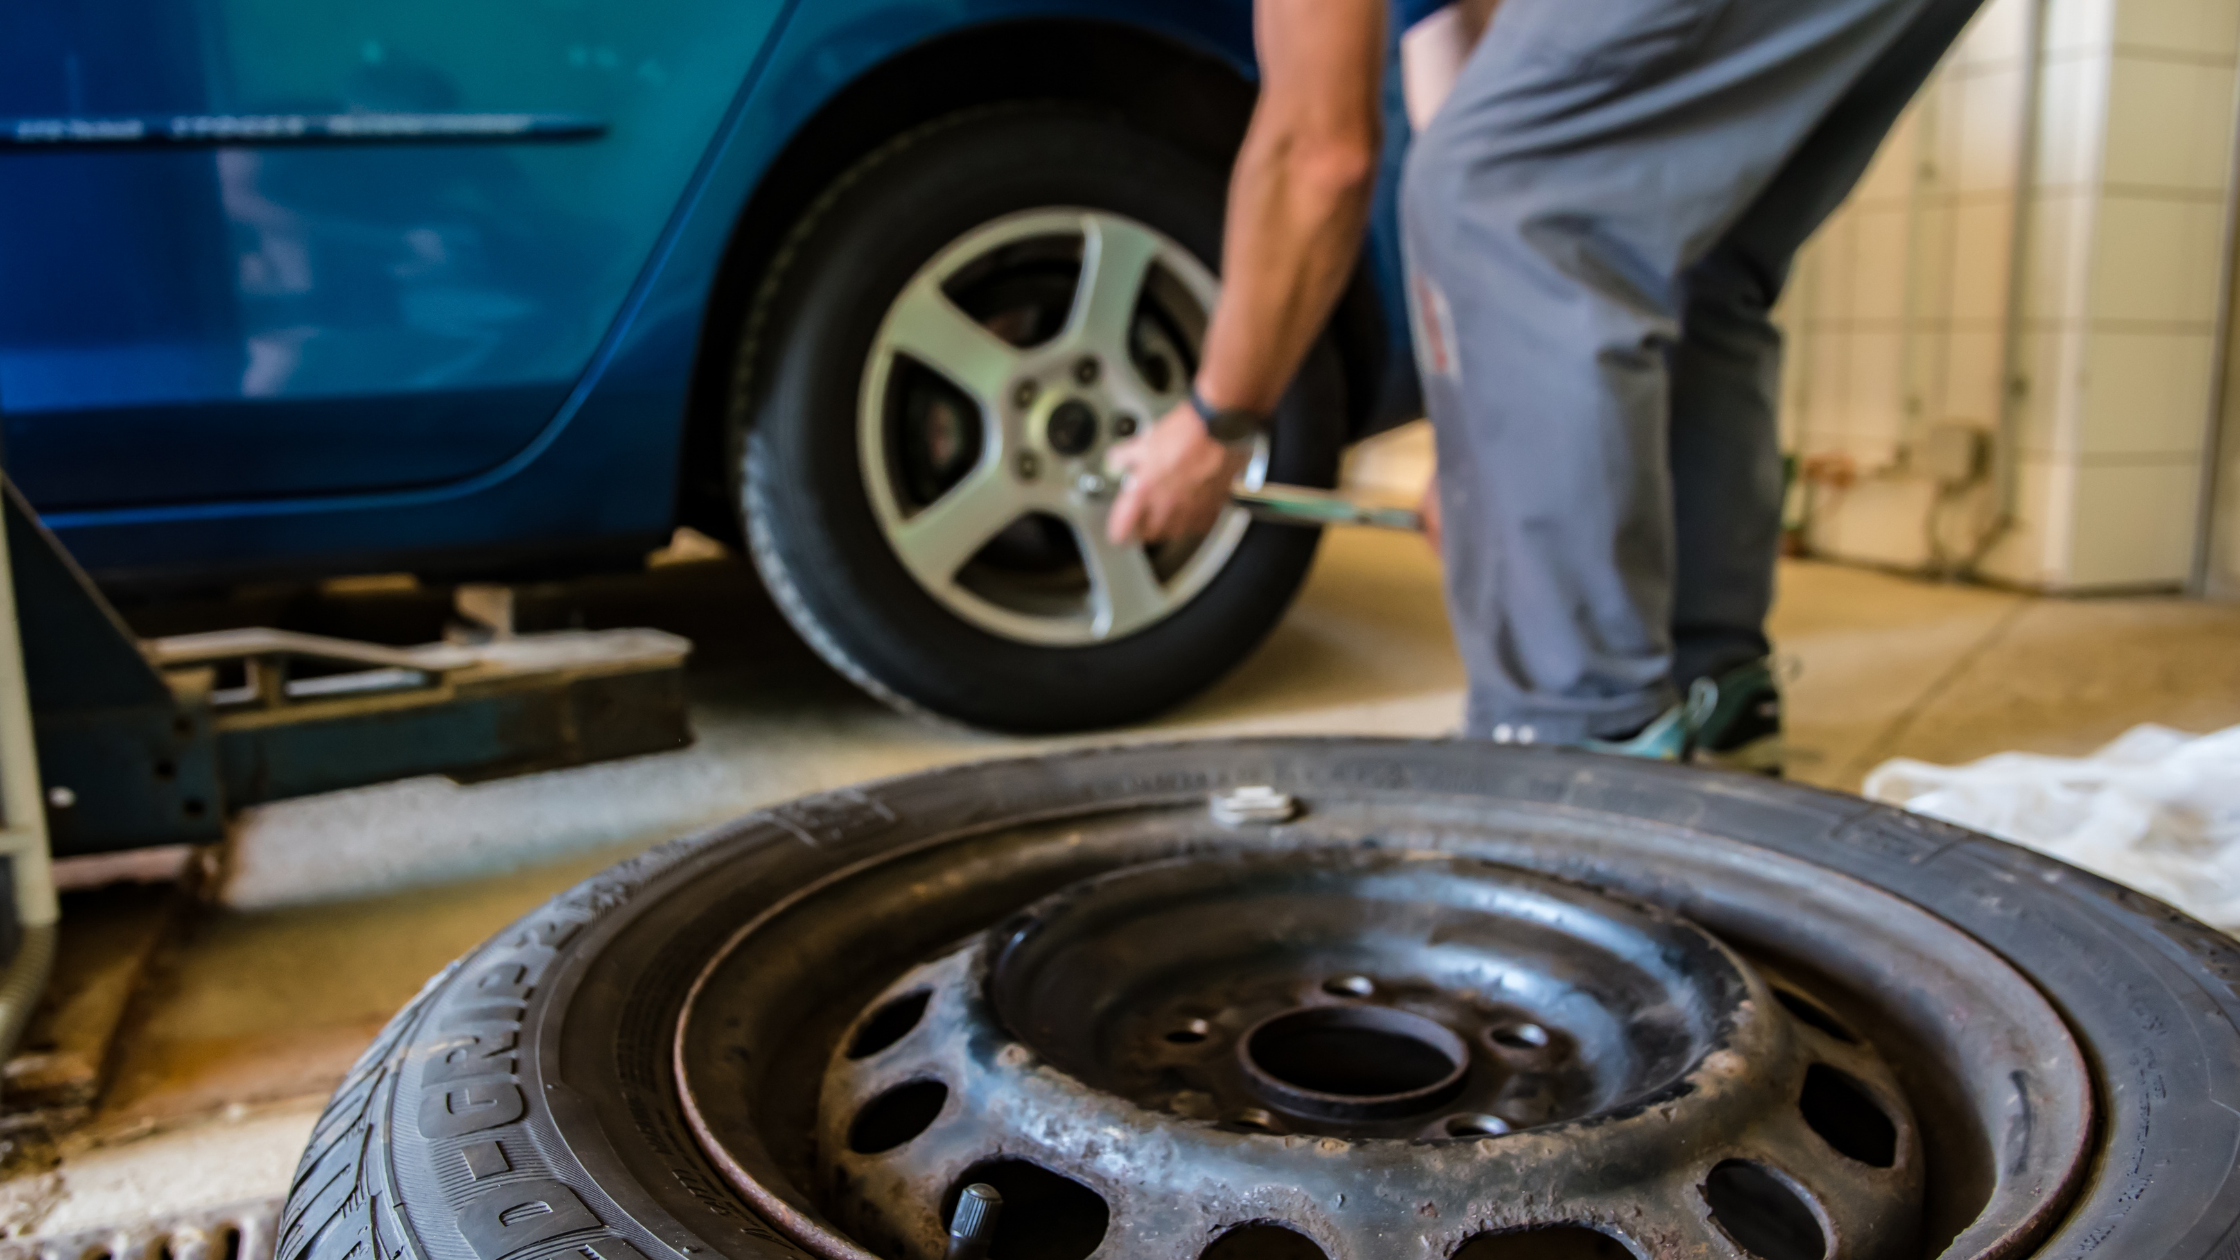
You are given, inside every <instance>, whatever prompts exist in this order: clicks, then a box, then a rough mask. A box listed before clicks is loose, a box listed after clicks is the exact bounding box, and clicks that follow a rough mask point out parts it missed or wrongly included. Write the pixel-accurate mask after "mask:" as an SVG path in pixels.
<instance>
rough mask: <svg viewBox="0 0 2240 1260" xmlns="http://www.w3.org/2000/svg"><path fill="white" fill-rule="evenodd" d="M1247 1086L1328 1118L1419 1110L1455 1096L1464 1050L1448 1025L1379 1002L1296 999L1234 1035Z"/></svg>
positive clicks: (1286, 1106)
mask: <svg viewBox="0 0 2240 1260" xmlns="http://www.w3.org/2000/svg"><path fill="white" fill-rule="evenodd" d="M1237 1054H1238V1056H1239V1058H1240V1059H1241V1060H1242V1062H1243V1066H1244V1078H1245V1081H1246V1083H1247V1087H1248V1088H1250V1089H1251V1090H1252V1091H1253V1092H1254V1093H1256V1094H1258V1095H1259V1096H1260V1097H1261V1098H1263V1099H1265V1100H1266V1101H1267V1102H1268V1104H1269V1105H1271V1106H1274V1107H1278V1108H1281V1109H1283V1110H1285V1111H1288V1112H1291V1113H1293V1114H1295V1115H1301V1116H1313V1117H1317V1118H1320V1119H1327V1120H1338V1121H1347V1120H1381V1119H1389V1118H1393V1117H1398V1116H1412V1115H1419V1114H1421V1113H1423V1112H1425V1111H1428V1110H1430V1109H1431V1108H1433V1107H1436V1106H1438V1105H1439V1104H1440V1103H1442V1102H1445V1101H1447V1100H1448V1099H1450V1098H1453V1097H1454V1096H1455V1094H1457V1093H1459V1092H1460V1091H1461V1089H1462V1085H1463V1081H1464V1078H1465V1077H1466V1075H1467V1074H1468V1073H1469V1070H1470V1051H1469V1049H1468V1048H1467V1047H1466V1046H1464V1045H1463V1043H1462V1038H1460V1037H1457V1036H1455V1035H1454V1033H1453V1032H1452V1031H1450V1030H1448V1029H1447V1028H1446V1027H1444V1026H1442V1025H1440V1024H1438V1023H1435V1022H1433V1021H1431V1020H1428V1019H1425V1018H1424V1017H1422V1016H1420V1015H1411V1014H1409V1013H1408V1012H1406V1011H1399V1010H1393V1009H1391V1008H1389V1007H1380V1006H1302V1007H1297V1008H1294V1009H1292V1010H1288V1011H1285V1012H1283V1013H1282V1014H1280V1015H1273V1016H1270V1017H1269V1018H1267V1019H1264V1020H1262V1021H1260V1023H1258V1024H1257V1025H1255V1026H1254V1027H1253V1029H1252V1031H1250V1032H1248V1033H1246V1034H1245V1035H1244V1036H1243V1037H1241V1038H1239V1039H1238V1040H1237Z"/></svg>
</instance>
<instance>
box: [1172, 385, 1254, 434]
mask: <svg viewBox="0 0 2240 1260" xmlns="http://www.w3.org/2000/svg"><path fill="white" fill-rule="evenodd" d="M1190 409H1191V410H1192V411H1195V412H1197V413H1198V419H1200V420H1202V421H1204V422H1205V426H1206V436H1208V437H1211V438H1212V439H1213V440H1214V441H1216V442H1225V443H1236V442H1244V441H1249V440H1251V439H1252V438H1255V437H1258V436H1259V435H1260V431H1261V430H1263V429H1265V428H1267V427H1268V417H1267V416H1266V415H1264V414H1262V413H1261V412H1257V411H1252V410H1248V409H1247V408H1244V407H1216V406H1214V405H1213V404H1211V403H1209V402H1207V401H1206V399H1205V395H1203V394H1201V393H1199V392H1198V387H1197V386H1196V385H1192V386H1191V387H1190Z"/></svg>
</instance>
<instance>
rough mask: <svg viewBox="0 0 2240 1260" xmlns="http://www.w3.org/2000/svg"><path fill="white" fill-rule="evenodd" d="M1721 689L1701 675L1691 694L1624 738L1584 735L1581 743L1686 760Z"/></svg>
mask: <svg viewBox="0 0 2240 1260" xmlns="http://www.w3.org/2000/svg"><path fill="white" fill-rule="evenodd" d="M1717 699H1718V691H1717V689H1716V688H1715V687H1714V686H1713V684H1712V683H1711V680H1709V679H1698V680H1697V681H1696V684H1695V686H1693V687H1690V688H1689V689H1688V698H1687V699H1686V700H1683V701H1681V702H1680V703H1679V704H1676V705H1673V706H1672V707H1671V708H1669V709H1666V710H1665V711H1664V712H1663V713H1661V714H1658V715H1657V717H1656V719H1655V720H1654V721H1652V722H1650V723H1649V724H1648V725H1647V726H1644V727H1642V728H1641V729H1640V730H1639V731H1637V732H1635V733H1634V734H1632V735H1630V736H1628V737H1626V738H1625V739H1583V740H1580V741H1579V747H1581V748H1584V749H1586V750H1587V751H1588V752H1598V753H1607V754H1609V755H1610V756H1613V757H1639V758H1642V759H1643V760H1646V761H1686V760H1688V754H1689V753H1690V752H1692V751H1693V750H1694V748H1695V741H1696V732H1697V731H1698V730H1700V729H1701V728H1702V726H1703V720H1704V717H1705V716H1706V715H1707V714H1709V713H1710V712H1711V707H1712V705H1713V703H1714V702H1715V701H1716V700H1717Z"/></svg>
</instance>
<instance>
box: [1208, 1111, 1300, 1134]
mask: <svg viewBox="0 0 2240 1260" xmlns="http://www.w3.org/2000/svg"><path fill="white" fill-rule="evenodd" d="M1221 1123H1223V1124H1225V1125H1228V1126H1229V1127H1230V1128H1233V1129H1244V1130H1247V1131H1249V1132H1253V1133H1283V1132H1286V1130H1285V1129H1284V1127H1283V1122H1282V1121H1280V1120H1278V1119H1276V1113H1274V1112H1272V1111H1267V1110H1264V1109H1262V1108H1259V1107H1246V1108H1243V1109H1242V1110H1238V1111H1232V1112H1230V1113H1229V1114H1228V1115H1225V1116H1223V1117H1221Z"/></svg>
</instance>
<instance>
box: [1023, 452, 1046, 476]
mask: <svg viewBox="0 0 2240 1260" xmlns="http://www.w3.org/2000/svg"><path fill="white" fill-rule="evenodd" d="M1041 475H1042V460H1041V459H1039V458H1038V457H1036V455H1035V453H1034V452H1033V451H1021V452H1019V479H1020V480H1021V481H1033V480H1034V479H1035V478H1037V477H1039V476H1041Z"/></svg>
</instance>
